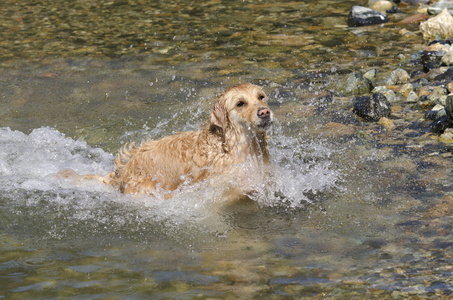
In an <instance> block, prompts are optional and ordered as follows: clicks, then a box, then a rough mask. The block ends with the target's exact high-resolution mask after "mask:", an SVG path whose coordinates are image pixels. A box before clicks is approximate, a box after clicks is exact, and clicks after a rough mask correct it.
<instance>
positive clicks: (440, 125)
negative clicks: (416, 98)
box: [430, 116, 453, 133]
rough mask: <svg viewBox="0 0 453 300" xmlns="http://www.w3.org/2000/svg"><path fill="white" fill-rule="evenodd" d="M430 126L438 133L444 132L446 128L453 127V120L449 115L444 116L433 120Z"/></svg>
mask: <svg viewBox="0 0 453 300" xmlns="http://www.w3.org/2000/svg"><path fill="white" fill-rule="evenodd" d="M430 127H431V130H432V131H434V132H436V133H443V132H444V131H445V129H447V128H452V127H453V120H452V119H451V118H450V117H448V116H443V117H442V118H439V119H437V120H435V121H434V122H432V123H431V125H430Z"/></svg>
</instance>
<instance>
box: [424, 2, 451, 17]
mask: <svg viewBox="0 0 453 300" xmlns="http://www.w3.org/2000/svg"><path fill="white" fill-rule="evenodd" d="M444 9H447V10H449V11H450V10H451V9H453V1H450V0H440V1H438V2H437V3H436V4H434V5H432V6H430V7H428V14H430V15H437V14H440V13H441V12H442V10H444Z"/></svg>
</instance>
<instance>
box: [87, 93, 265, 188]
mask: <svg viewBox="0 0 453 300" xmlns="http://www.w3.org/2000/svg"><path fill="white" fill-rule="evenodd" d="M272 118H273V116H272V112H271V111H270V109H269V108H268V106H267V97H266V94H265V93H264V92H263V90H262V89H261V88H260V87H258V86H256V85H252V84H241V85H239V86H236V87H232V88H229V89H227V90H226V91H225V92H224V93H223V94H222V95H221V96H220V97H219V99H218V100H217V101H216V103H215V105H214V108H213V109H212V111H211V113H210V117H209V122H208V124H207V125H206V126H204V127H203V126H202V128H200V129H199V130H198V131H195V132H184V133H180V134H177V135H173V136H167V137H164V138H161V139H159V140H151V141H147V142H145V143H142V144H141V145H140V146H138V147H135V146H134V145H133V144H131V145H128V146H125V147H124V148H123V149H122V150H121V151H120V152H119V153H118V155H117V157H116V159H115V171H114V172H112V173H110V174H109V175H107V176H106V177H105V178H99V177H96V176H92V177H91V178H96V179H99V180H101V181H104V182H105V183H107V184H111V185H113V186H114V187H117V188H119V189H120V191H121V192H123V193H127V194H152V193H154V192H156V190H165V191H173V190H175V189H177V188H178V187H179V186H181V185H182V184H185V183H195V182H198V181H201V180H205V179H211V178H214V179H215V178H216V176H217V178H219V177H220V178H221V177H223V176H235V175H236V173H237V171H238V170H239V169H241V168H242V166H241V164H242V163H244V162H246V161H247V160H250V161H251V162H252V164H253V165H256V166H261V167H262V166H263V165H268V164H269V151H268V148H267V141H266V138H267V136H266V130H267V129H268V127H269V126H270V125H271V123H272ZM88 176H91V175H88ZM248 176H252V177H253V176H258V175H257V174H248ZM85 178H88V179H90V177H85Z"/></svg>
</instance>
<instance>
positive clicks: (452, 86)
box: [447, 81, 453, 93]
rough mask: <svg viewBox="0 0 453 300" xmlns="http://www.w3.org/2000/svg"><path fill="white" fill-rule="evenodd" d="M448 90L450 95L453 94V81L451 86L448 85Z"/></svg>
mask: <svg viewBox="0 0 453 300" xmlns="http://www.w3.org/2000/svg"><path fill="white" fill-rule="evenodd" d="M447 90H448V91H449V92H450V93H453V81H452V82H450V83H449V84H447Z"/></svg>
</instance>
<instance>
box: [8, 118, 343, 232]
mask: <svg viewBox="0 0 453 300" xmlns="http://www.w3.org/2000/svg"><path fill="white" fill-rule="evenodd" d="M143 130H146V128H145V129H143ZM150 130H152V129H150ZM274 131H277V132H274V134H275V135H274V136H273V137H272V142H271V144H270V149H271V155H272V160H273V163H274V166H275V174H274V176H273V177H272V178H271V179H270V181H269V182H258V183H256V186H255V187H256V193H254V194H252V195H251V198H252V199H254V200H255V201H257V202H258V203H259V204H260V205H261V206H271V207H272V206H276V205H284V206H287V207H288V208H292V207H301V206H303V205H304V204H306V203H307V202H309V201H310V200H309V198H308V197H307V195H306V194H307V193H311V194H316V193H318V192H322V191H325V190H328V189H331V188H332V187H335V186H336V182H337V180H338V178H339V174H340V173H339V171H338V170H335V169H334V168H333V166H332V165H331V162H330V160H329V155H330V154H331V151H332V150H330V149H329V148H328V147H325V146H323V145H322V144H320V143H307V142H306V141H304V140H303V139H302V138H300V137H299V138H298V137H296V138H294V137H289V136H285V135H284V134H282V133H281V132H279V127H278V126H276V129H274ZM141 134H143V133H141ZM0 144H1V145H2V146H1V152H0V192H1V193H2V194H8V196H7V197H6V198H5V199H7V201H10V204H11V205H15V203H14V202H16V203H22V204H24V203H25V205H27V206H28V207H31V208H32V209H33V208H37V207H38V206H39V204H40V203H42V201H44V202H45V203H47V206H49V208H46V207H47V206H44V207H41V206H39V207H40V208H39V209H40V210H41V211H40V212H38V213H42V214H46V213H48V212H49V211H54V210H55V209H56V210H58V209H61V210H62V211H64V215H65V218H66V219H67V220H74V222H80V221H88V220H89V221H93V222H95V223H96V224H97V225H96V226H99V228H100V227H102V228H104V227H106V228H108V227H112V228H118V227H121V226H123V224H124V223H128V222H129V223H131V222H132V221H131V220H134V221H133V222H134V224H135V225H134V226H141V225H140V224H141V222H165V224H166V225H165V226H170V227H172V228H175V227H178V226H180V224H185V226H187V224H199V225H197V226H204V227H209V230H210V231H213V232H220V233H222V232H224V231H227V230H228V226H226V225H225V224H223V223H222V222H221V220H220V219H219V218H218V216H217V214H216V211H215V210H213V209H212V207H213V206H214V207H215V204H216V203H218V202H222V201H225V199H223V198H222V197H223V192H224V191H223V190H222V189H221V188H219V187H215V186H214V185H210V184H197V185H190V186H184V187H182V188H181V189H180V190H178V191H177V192H176V193H175V196H174V197H173V198H171V199H169V200H164V199H163V197H161V196H142V197H135V196H130V195H122V194H120V193H119V192H118V191H115V190H114V189H113V188H111V187H108V186H105V185H103V184H99V183H96V182H90V183H88V182H87V183H86V184H85V183H84V184H83V185H78V186H76V185H73V183H72V182H67V181H65V180H56V179H54V178H53V177H52V176H50V174H52V173H57V172H58V171H60V170H62V169H66V168H71V169H73V170H75V171H76V172H78V173H80V174H101V175H105V174H107V173H108V172H110V171H111V170H112V166H113V155H112V154H110V153H107V152H105V151H103V150H102V149H100V148H94V147H91V146H90V145H88V144H87V143H86V142H84V141H81V140H74V139H72V138H69V137H66V136H65V135H64V134H62V133H60V132H58V131H57V130H55V129H52V128H48V127H44V128H39V129H35V130H33V131H32V132H31V133H30V134H28V135H27V134H24V133H22V132H19V131H14V130H11V129H9V128H0ZM234 184H241V183H232V185H233V186H234ZM55 207H57V208H55ZM112 207H113V208H112ZM46 209H47V210H48V211H46ZM200 224H201V225H200ZM59 235H61V233H60V234H59Z"/></svg>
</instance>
